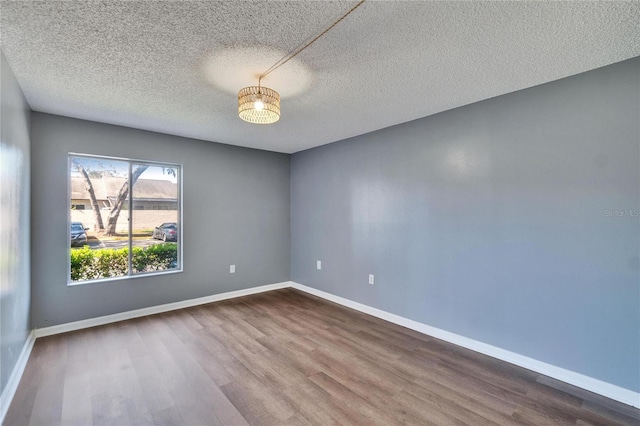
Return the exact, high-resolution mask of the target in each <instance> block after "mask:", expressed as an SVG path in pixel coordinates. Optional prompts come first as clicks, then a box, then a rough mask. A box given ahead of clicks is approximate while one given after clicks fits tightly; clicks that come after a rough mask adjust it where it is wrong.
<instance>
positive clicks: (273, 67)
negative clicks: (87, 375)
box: [258, 0, 365, 87]
mask: <svg viewBox="0 0 640 426" xmlns="http://www.w3.org/2000/svg"><path fill="white" fill-rule="evenodd" d="M364 2H365V0H361V1H360V2H358V4H356V5H355V6H353V7H352V8H351V9H349V11H348V12H347V13H345V14H344V15H342V16H341V17H340V19H338V20H337V21H336V22H334V23H333V24H332V25H331V26H330V27H329V28H327V29H326V30H324V31H323V32H321V33H320V34H318V35H317V36H316V37H314V38H313V39H312V40H311V41H310V42H308V43H307V44H305V45H304V46H302V47H299V46H300V45H298V47H296V48H295V49H294V50H293V51H292V53H287V54H286V55H284V56H283V57H282V58H280V60H279V61H278V62H276V63H275V64H273V65H271V67H270V68H269V69H268V70H266V71H265V72H263V73H262V74H260V76H259V77H258V87H259V86H260V80H262V79H263V78H264V77H266V76H267V75H268V74H270V73H271V72H273V71H275V70H276V69H278V68H280V67H281V66H283V65H284V64H286V63H287V62H289V61H290V60H292V59H293V58H295V57H296V56H297V55H298V54H299V53H300V52H302V51H303V50H304V49H306V48H307V47H309V46H311V45H312V44H313V43H314V42H315V41H316V40H318V39H319V38H320V37H322V36H323V35H325V34H326V33H327V32H329V31H330V30H331V29H332V28H333V27H335V26H336V25H338V24H339V23H340V22H341V21H342V20H343V19H344V18H346V17H347V16H349V14H350V13H351V12H353V11H354V10H356V9H357V8H359V7H360V5H362V3H364ZM302 43H304V41H303V42H302ZM302 43H300V44H302Z"/></svg>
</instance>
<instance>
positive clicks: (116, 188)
mask: <svg viewBox="0 0 640 426" xmlns="http://www.w3.org/2000/svg"><path fill="white" fill-rule="evenodd" d="M180 172H181V169H180V167H179V166H176V165H170V164H158V163H152V162H140V161H129V160H123V159H113V158H103V157H91V156H86V155H70V156H69V180H70V184H69V188H70V191H69V192H70V194H69V206H70V208H69V211H70V214H69V219H70V221H69V222H70V228H69V232H70V242H71V243H70V247H71V249H70V282H71V283H78V282H83V281H91V280H97V279H109V278H118V277H125V276H131V275H136V274H141V273H153V272H161V271H169V270H179V269H180V268H181V266H180V247H179V241H180V234H181V233H180V191H179V179H180ZM130 182H131V185H129V183H130ZM131 200H133V202H130V201H131ZM78 206H83V207H84V208H78ZM167 223H168V224H170V225H171V226H170V227H165V228H162V226H163V225H166V224H167Z"/></svg>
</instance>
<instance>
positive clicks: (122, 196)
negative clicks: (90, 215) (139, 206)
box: [107, 165, 149, 236]
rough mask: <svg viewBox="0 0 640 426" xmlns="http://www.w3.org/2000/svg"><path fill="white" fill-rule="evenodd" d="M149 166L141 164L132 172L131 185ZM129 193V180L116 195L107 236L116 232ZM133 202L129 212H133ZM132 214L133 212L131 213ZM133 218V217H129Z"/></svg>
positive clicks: (108, 223)
mask: <svg viewBox="0 0 640 426" xmlns="http://www.w3.org/2000/svg"><path fill="white" fill-rule="evenodd" d="M148 168H149V166H145V165H139V166H138V167H137V168H136V169H135V170H134V171H133V172H132V173H131V185H132V186H133V185H135V184H136V182H137V181H138V178H139V177H140V175H141V174H142V173H144V171H145V170H147V169H148ZM128 195H129V181H127V180H126V181H124V183H123V184H122V186H121V187H120V191H118V196H117V197H116V202H115V203H114V205H113V208H112V209H111V211H110V212H109V217H108V218H107V236H113V235H115V234H116V224H117V223H118V217H119V216H120V212H121V211H122V207H123V206H124V202H125V201H126V200H127V196H128ZM131 204H132V203H129V212H131ZM129 214H131V213H129ZM129 220H131V217H129Z"/></svg>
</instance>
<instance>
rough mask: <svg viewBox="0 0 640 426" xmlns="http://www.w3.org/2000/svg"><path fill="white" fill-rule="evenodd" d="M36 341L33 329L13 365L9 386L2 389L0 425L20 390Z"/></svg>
mask: <svg viewBox="0 0 640 426" xmlns="http://www.w3.org/2000/svg"><path fill="white" fill-rule="evenodd" d="M35 341H36V336H35V333H34V332H33V331H31V333H29V335H28V336H27V340H26V341H25V342H24V346H23V347H22V352H20V356H19V357H18V360H17V361H16V365H15V366H14V367H13V371H12V372H11V376H9V381H8V382H7V386H6V387H5V388H4V390H3V391H2V395H1V396H0V425H1V424H3V423H4V418H5V416H6V415H7V411H9V406H10V405H11V401H13V397H14V395H15V394H16V390H18V385H19V384H20V379H21V378H22V373H24V369H25V367H26V366H27V361H29V356H30V355H31V350H32V349H33V344H34V343H35Z"/></svg>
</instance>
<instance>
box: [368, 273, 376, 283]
mask: <svg viewBox="0 0 640 426" xmlns="http://www.w3.org/2000/svg"><path fill="white" fill-rule="evenodd" d="M374 282H375V281H374V277H373V275H371V274H369V284H371V285H373V283H374Z"/></svg>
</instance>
